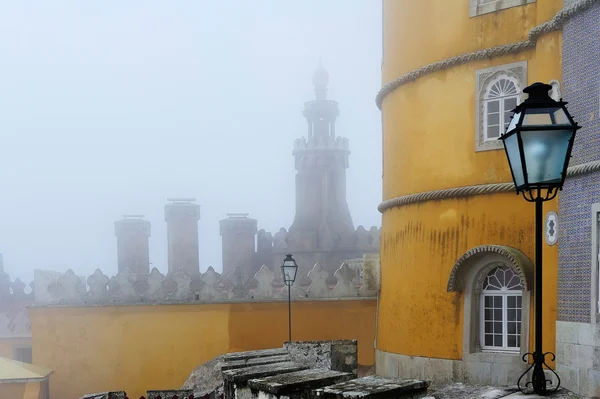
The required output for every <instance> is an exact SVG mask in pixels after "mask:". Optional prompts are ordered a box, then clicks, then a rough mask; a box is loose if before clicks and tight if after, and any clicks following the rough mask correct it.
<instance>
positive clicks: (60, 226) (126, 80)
mask: <svg viewBox="0 0 600 399" xmlns="http://www.w3.org/2000/svg"><path fill="white" fill-rule="evenodd" d="M320 58H321V59H322V62H323V66H324V67H325V69H327V71H328V72H329V75H330V83H329V95H328V97H329V98H330V99H334V100H337V101H339V107H340V117H339V118H338V122H337V125H336V132H337V133H338V135H341V136H345V137H348V138H349V140H350V149H351V151H352V154H351V155H350V168H349V170H348V178H347V180H348V203H349V206H350V211H351V213H352V217H353V220H354V224H355V226H358V225H361V224H362V225H364V226H365V227H366V228H367V229H368V228H369V227H370V226H372V225H377V226H379V225H380V214H379V213H378V212H377V209H376V207H377V205H378V203H379V202H380V201H381V125H380V114H379V111H378V109H377V108H376V106H375V104H374V96H375V94H376V92H377V90H378V88H379V87H380V67H381V4H380V2H379V1H375V0H284V1H282V0H252V1H247V0H227V1H225V0H211V1H209V0H203V1H199V0H197V1H191V0H190V1H177V2H175V1H148V0H146V1H141V0H140V1H134V0H130V1H122V0H103V1H59V0H53V1H37V2H29V1H6V2H2V3H0V138H1V141H0V190H1V191H0V192H1V195H0V253H2V254H3V255H4V264H5V271H6V272H7V273H9V274H10V275H11V276H12V277H13V278H16V277H20V278H21V279H25V280H27V282H29V281H31V279H32V278H33V269H52V270H58V271H63V272H64V271H66V270H67V269H68V268H72V269H73V270H74V271H75V272H76V273H78V274H80V275H86V276H89V275H90V274H91V273H93V271H94V270H95V269H96V268H100V269H101V270H102V271H103V272H104V273H106V274H109V275H112V274H114V273H116V271H117V266H116V264H117V262H116V237H115V234H114V224H113V223H114V221H116V220H119V219H121V215H122V214H124V213H141V214H144V215H145V219H146V220H149V221H150V222H151V223H152V237H151V238H150V261H151V262H152V266H156V267H158V269H159V270H160V271H161V272H163V273H166V271H167V252H166V251H167V246H166V223H165V221H164V205H165V204H166V203H167V201H166V199H167V198H170V197H195V198H197V201H196V202H197V203H198V204H199V205H200V206H201V220H200V221H199V234H200V268H201V270H202V271H204V270H206V269H207V268H208V266H214V267H215V269H216V270H217V271H220V270H221V237H220V236H219V224H218V221H219V220H220V219H223V218H225V217H226V213H228V212H229V213H233V212H248V213H250V217H252V218H255V219H258V228H259V229H261V228H262V229H265V230H267V231H271V232H273V233H275V232H276V231H277V230H279V228H280V227H285V228H289V226H290V224H291V223H292V221H293V217H294V198H295V195H294V176H295V170H294V160H293V157H292V148H293V141H294V140H295V139H296V138H299V137H302V136H304V135H305V134H306V121H305V119H304V118H303V116H302V109H303V105H304V102H305V101H308V100H312V99H313V98H314V92H313V87H312V83H311V77H312V73H313V72H314V70H315V68H316V67H317V65H318V63H319V59H320Z"/></svg>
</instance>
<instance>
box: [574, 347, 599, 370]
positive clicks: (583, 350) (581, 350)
mask: <svg viewBox="0 0 600 399" xmlns="http://www.w3.org/2000/svg"><path fill="white" fill-rule="evenodd" d="M575 350H576V352H577V354H576V359H577V367H579V368H580V369H591V368H593V367H594V347H593V346H587V345H575ZM567 357H568V356H567Z"/></svg>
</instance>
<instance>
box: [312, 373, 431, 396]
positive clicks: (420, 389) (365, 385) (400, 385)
mask: <svg viewBox="0 0 600 399" xmlns="http://www.w3.org/2000/svg"><path fill="white" fill-rule="evenodd" d="M428 386H429V385H428V384H427V383H426V382H425V381H419V380H395V379H389V378H384V377H379V376H370V377H363V378H358V379H355V380H350V381H346V382H342V383H339V384H335V385H331V386H328V387H325V388H319V389H315V390H313V391H312V396H313V397H314V398H323V399H343V398H362V399H384V398H398V397H402V396H401V395H404V394H408V393H425V392H426V391H427V388H428Z"/></svg>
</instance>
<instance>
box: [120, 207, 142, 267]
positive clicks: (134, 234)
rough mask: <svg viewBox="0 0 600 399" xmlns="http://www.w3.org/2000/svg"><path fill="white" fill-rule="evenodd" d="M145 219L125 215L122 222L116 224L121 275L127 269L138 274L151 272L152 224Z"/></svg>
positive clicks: (138, 216)
mask: <svg viewBox="0 0 600 399" xmlns="http://www.w3.org/2000/svg"><path fill="white" fill-rule="evenodd" d="M143 217H144V215H123V219H122V220H119V221H116V222H115V235H116V236H117V262H118V268H119V273H121V272H122V271H123V270H125V269H126V268H129V270H130V271H131V272H132V273H136V274H144V273H149V272H150V247H149V244H148V238H149V237H150V222H148V221H146V220H143V219H142V218H143Z"/></svg>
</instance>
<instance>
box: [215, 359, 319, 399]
mask: <svg viewBox="0 0 600 399" xmlns="http://www.w3.org/2000/svg"><path fill="white" fill-rule="evenodd" d="M307 368H308V367H307V366H305V365H303V364H300V363H294V362H282V363H272V364H265V365H261V366H252V367H244V368H240V369H232V370H225V371H223V373H222V374H223V385H224V391H225V399H234V398H235V399H241V398H249V397H250V396H251V393H250V389H249V388H248V387H247V384H248V381H249V380H252V379H255V378H263V377H268V376H272V375H278V374H284V373H292V372H295V371H300V370H306V369H307Z"/></svg>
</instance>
